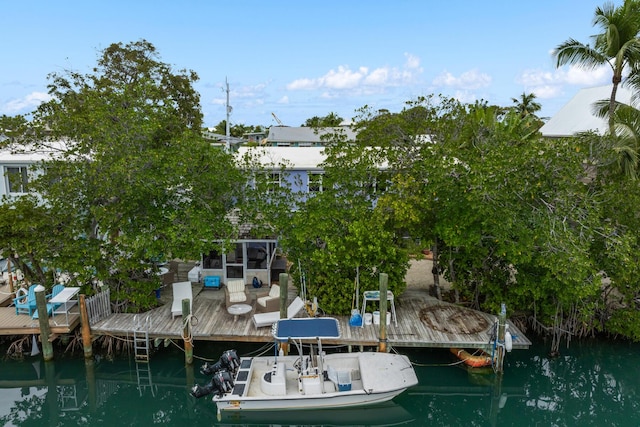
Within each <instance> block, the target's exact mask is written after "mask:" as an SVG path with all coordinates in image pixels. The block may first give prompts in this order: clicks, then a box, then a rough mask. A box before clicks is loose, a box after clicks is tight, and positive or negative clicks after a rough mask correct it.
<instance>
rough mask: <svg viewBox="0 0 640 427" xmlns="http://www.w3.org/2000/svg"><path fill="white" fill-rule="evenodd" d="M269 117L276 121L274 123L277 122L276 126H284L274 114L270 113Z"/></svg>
mask: <svg viewBox="0 0 640 427" xmlns="http://www.w3.org/2000/svg"><path fill="white" fill-rule="evenodd" d="M271 115H272V116H273V118H274V119H276V122H278V126H284V125H283V124H282V122H281V121H280V119H279V118H278V116H276V113H271Z"/></svg>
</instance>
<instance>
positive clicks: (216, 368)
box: [191, 350, 240, 398]
mask: <svg viewBox="0 0 640 427" xmlns="http://www.w3.org/2000/svg"><path fill="white" fill-rule="evenodd" d="M239 367H240V357H238V354H237V353H236V351H235V350H227V351H225V352H224V353H222V356H220V359H219V360H218V361H217V362H216V363H212V364H209V363H207V362H205V364H204V365H202V366H201V367H200V373H201V374H202V375H212V376H213V378H211V381H210V382H209V383H208V384H206V385H204V386H201V385H199V384H196V385H194V386H193V387H192V388H191V395H192V396H193V397H197V398H200V397H203V396H206V395H208V394H211V393H214V392H215V393H216V394H217V395H218V396H222V395H224V394H225V393H228V392H230V391H231V390H233V378H234V377H235V374H236V372H237V371H238V368H239Z"/></svg>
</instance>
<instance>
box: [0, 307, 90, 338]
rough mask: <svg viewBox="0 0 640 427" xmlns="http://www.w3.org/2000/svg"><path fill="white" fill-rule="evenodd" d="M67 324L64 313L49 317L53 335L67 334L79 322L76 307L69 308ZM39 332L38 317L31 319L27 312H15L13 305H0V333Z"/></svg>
mask: <svg viewBox="0 0 640 427" xmlns="http://www.w3.org/2000/svg"><path fill="white" fill-rule="evenodd" d="M68 318H69V324H67V318H66V317H65V315H64V314H62V315H60V314H58V315H56V316H55V317H53V318H50V319H49V326H50V328H51V333H52V334H55V335H62V334H68V333H70V332H72V331H73V330H74V329H76V328H77V327H78V325H79V324H80V314H79V312H78V307H77V306H75V307H73V308H71V310H69V316H68ZM31 334H40V323H39V320H38V319H32V318H31V316H29V315H28V314H16V309H15V307H0V335H31Z"/></svg>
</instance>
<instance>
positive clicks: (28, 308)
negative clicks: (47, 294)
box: [13, 283, 38, 316]
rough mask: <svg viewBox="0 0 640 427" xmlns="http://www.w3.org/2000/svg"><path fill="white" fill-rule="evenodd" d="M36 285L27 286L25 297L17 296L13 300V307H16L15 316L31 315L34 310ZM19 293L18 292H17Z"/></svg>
mask: <svg viewBox="0 0 640 427" xmlns="http://www.w3.org/2000/svg"><path fill="white" fill-rule="evenodd" d="M36 286H38V285H37V284H36V283H34V284H33V285H31V286H29V290H28V291H27V293H26V295H18V294H16V295H17V296H16V297H15V298H14V299H13V305H14V306H15V307H16V314H28V315H29V316H32V315H33V312H34V311H35V310H36ZM18 292H20V291H18Z"/></svg>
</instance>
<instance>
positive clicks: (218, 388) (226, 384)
mask: <svg viewBox="0 0 640 427" xmlns="http://www.w3.org/2000/svg"><path fill="white" fill-rule="evenodd" d="M231 390H233V378H232V377H231V374H230V373H229V372H227V371H225V370H222V371H217V372H216V373H214V374H213V378H211V381H210V382H209V383H208V384H206V385H204V386H201V385H199V384H196V385H194V386H193V387H192V388H191V395H192V396H193V397H196V398H200V397H203V396H206V395H208V394H211V393H215V394H216V395H217V396H218V397H222V396H224V394H225V393H229V392H230V391H231Z"/></svg>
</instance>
